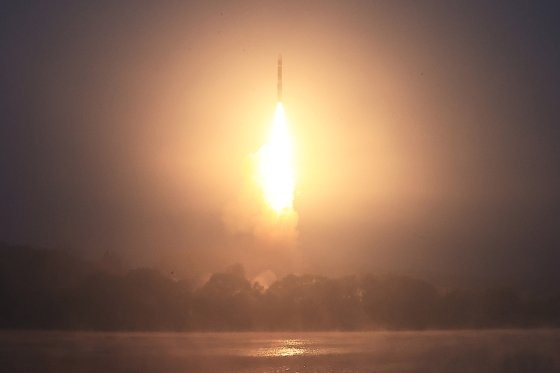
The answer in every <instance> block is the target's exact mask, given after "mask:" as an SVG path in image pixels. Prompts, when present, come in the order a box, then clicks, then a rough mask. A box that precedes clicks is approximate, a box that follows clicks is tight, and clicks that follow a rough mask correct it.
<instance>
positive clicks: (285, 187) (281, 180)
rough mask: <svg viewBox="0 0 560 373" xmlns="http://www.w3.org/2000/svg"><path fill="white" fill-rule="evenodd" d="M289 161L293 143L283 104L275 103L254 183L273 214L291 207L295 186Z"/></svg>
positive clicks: (261, 149)
mask: <svg viewBox="0 0 560 373" xmlns="http://www.w3.org/2000/svg"><path fill="white" fill-rule="evenodd" d="M293 161H294V157H293V146H292V141H291V139H290V134H289V131H288V126H287V124H286V117H285V115H284V107H283V105H282V103H281V102H279V103H278V104H277V106H276V115H275V117H274V123H273V125H272V128H271V130H270V133H269V135H268V139H267V142H266V143H265V144H264V145H263V146H262V147H261V148H260V149H259V152H258V182H259V185H260V187H261V189H262V193H263V197H264V199H265V201H266V203H267V204H268V206H270V208H272V209H273V210H274V211H276V212H277V213H282V212H284V211H290V210H292V209H293V201H294V188H295V172H294V165H293Z"/></svg>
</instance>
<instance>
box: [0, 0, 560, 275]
mask: <svg viewBox="0 0 560 373" xmlns="http://www.w3.org/2000/svg"><path fill="white" fill-rule="evenodd" d="M1 7H2V9H0V10H1V11H0V14H1V15H0V19H1V22H0V25H1V26H0V27H1V31H0V43H1V48H2V54H1V57H0V79H1V82H2V83H1V84H0V109H1V110H0V112H1V113H2V120H1V121H0V175H1V178H0V206H2V208H1V209H0V240H1V241H5V242H9V243H19V244H29V245H35V246H42V247H53V248H64V249H69V250H75V251H78V252H81V253H85V255H88V256H90V257H92V258H95V257H100V256H101V255H102V254H103V253H104V252H105V251H106V250H116V251H118V252H119V253H121V254H122V255H123V257H125V258H126V260H127V261H128V262H129V263H131V265H154V266H160V267H162V268H166V269H170V270H171V269H172V270H174V271H176V272H177V273H192V272H201V273H202V272H205V271H214V270H217V269H220V268H222V267H224V266H226V265H228V264H231V263H234V262H241V263H244V264H245V265H246V266H247V267H248V268H249V270H250V271H252V272H253V273H258V272H261V271H265V270H272V271H273V272H275V273H278V274H282V273H286V272H289V271H296V272H297V271H300V272H314V273H322V274H326V275H342V274H346V273H362V272H367V271H374V272H375V271H382V272H391V271H396V272H404V273H418V274H425V275H428V274H431V275H438V276H444V277H445V276H464V277H470V278H508V279H513V280H515V281H518V282H531V281H537V280H542V281H548V282H550V281H554V280H558V276H559V275H557V274H556V272H557V265H558V263H560V230H559V229H558V227H559V226H560V217H559V216H560V192H559V191H560V109H559V106H558V104H557V103H558V99H559V98H560V72H559V71H558V66H560V48H558V45H560V25H559V24H558V22H557V20H558V19H559V17H560V9H559V6H558V5H557V4H556V3H555V2H553V1H550V2H547V1H543V2H538V3H537V4H527V3H525V2H520V1H508V2H492V3H489V2H485V1H457V2H448V1H418V2H412V1H309V2H296V1H293V2H291V1H274V2H272V1H255V2H251V1H207V2H206V1H205V2H187V1H122V2H118V3H116V4H115V3H113V2H111V1H98V2H86V1H52V2H44V1H27V2H16V1H14V2H3V4H2V5H1ZM279 53H281V54H282V56H283V66H284V71H283V75H284V81H283V85H284V90H283V101H284V107H285V113H286V117H287V119H288V122H289V126H290V131H291V134H292V137H293V141H294V143H295V157H296V183H297V184H296V196H295V201H294V208H295V211H296V212H297V224H294V226H293V227H292V228H293V229H294V231H295V234H294V235H293V237H295V238H293V239H292V240H291V242H290V243H289V244H286V243H285V242H276V243H274V242H273V243H271V242H268V241H267V240H263V239H262V237H257V235H255V234H254V232H251V231H237V230H232V229H230V228H231V227H230V225H229V224H228V221H229V220H231V216H229V215H228V214H229V212H230V211H231V206H232V205H236V204H239V203H240V202H239V201H242V202H241V205H242V206H243V200H244V197H243V196H245V195H246V194H247V193H249V192H247V178H248V175H247V162H248V159H249V158H250V157H251V154H254V152H255V151H257V150H258V149H259V147H260V146H261V145H262V144H263V142H264V141H265V138H266V133H267V130H268V128H269V127H270V125H271V123H272V120H273V116H274V110H275V105H276V59H277V56H278V54H279Z"/></svg>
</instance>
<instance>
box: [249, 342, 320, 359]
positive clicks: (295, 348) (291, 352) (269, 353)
mask: <svg viewBox="0 0 560 373" xmlns="http://www.w3.org/2000/svg"><path fill="white" fill-rule="evenodd" d="M316 353H317V349H315V348H312V347H311V346H308V345H307V344H306V343H305V342H304V341H303V340H301V339H279V340H275V341H273V342H272V346H267V347H261V348H257V349H255V350H254V351H251V352H249V354H248V355H249V356H261V357H278V356H298V355H314V354H316Z"/></svg>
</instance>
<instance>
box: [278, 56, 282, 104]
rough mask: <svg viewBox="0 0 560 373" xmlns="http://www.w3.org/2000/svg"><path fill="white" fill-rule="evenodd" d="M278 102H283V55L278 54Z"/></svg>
mask: <svg viewBox="0 0 560 373" xmlns="http://www.w3.org/2000/svg"><path fill="white" fill-rule="evenodd" d="M277 90H278V92H277V94H278V102H282V55H281V54H280V55H278V83H277Z"/></svg>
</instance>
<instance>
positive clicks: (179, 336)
mask: <svg viewBox="0 0 560 373" xmlns="http://www.w3.org/2000/svg"><path fill="white" fill-rule="evenodd" d="M559 345H560V331H559V330H557V329H556V330H525V331H519V330H499V331H445V332H439V331H429V332H428V331H426V332H382V331H380V332H356V333H346V332H330V333H84V332H80V333H70V332H24V333H21V332H20V333H11V332H2V333H1V334H0V363H1V364H2V368H3V369H5V371H9V372H32V371H43V372H50V371H56V372H75V371H80V372H90V371H91V372H93V371H101V370H102V371H104V372H122V371H133V372H156V371H158V372H161V371H165V372H209V371H210V372H214V371H215V372H225V371H237V372H280V371H282V372H286V371H287V372H298V371H299V372H306V371H314V372H334V371H344V372H537V373H538V372H559V371H560V353H559V352H558V346H559Z"/></svg>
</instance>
